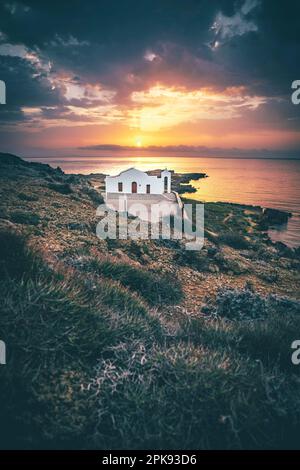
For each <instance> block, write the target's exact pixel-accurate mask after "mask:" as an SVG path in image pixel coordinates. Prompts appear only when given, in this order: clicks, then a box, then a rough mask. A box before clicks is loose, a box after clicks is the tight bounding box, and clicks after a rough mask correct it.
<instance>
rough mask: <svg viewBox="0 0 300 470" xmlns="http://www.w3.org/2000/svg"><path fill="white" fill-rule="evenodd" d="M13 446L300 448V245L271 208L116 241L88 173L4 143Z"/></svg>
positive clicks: (7, 441)
mask: <svg viewBox="0 0 300 470" xmlns="http://www.w3.org/2000/svg"><path fill="white" fill-rule="evenodd" d="M0 166H1V172H0V191H1V194H0V196H1V206H0V310H1V312H0V339H2V340H4V341H5V342H6V345H7V365H6V366H1V367H0V375H1V381H0V400H1V404H3V406H1V408H0V420H1V422H5V423H6V427H5V435H2V436H1V440H0V447H2V448H7V447H9V448H101V449H102V448H109V449H114V448H124V449H126V448H129V449H133V448H156V449H159V448H177V449H188V448H198V449H199V448H203V449H212V448H299V447H300V443H299V437H298V436H299V431H300V398H299V397H300V382H299V378H298V377H299V369H298V368H297V367H296V366H293V365H292V363H291V360H290V358H291V343H292V341H293V340H295V339H299V338H297V332H299V331H300V304H299V301H298V300H297V298H298V297H299V253H298V251H297V250H289V249H287V248H285V247H283V246H281V245H273V244H272V243H271V242H270V241H269V240H268V239H267V238H266V236H265V235H264V234H263V233H262V232H261V230H260V223H261V220H262V213H261V210H260V209H259V208H251V207H246V206H239V205H232V204H212V203H210V204H207V205H206V208H205V210H206V224H205V227H206V242H205V247H204V249H203V250H202V251H201V252H198V253H194V252H188V251H186V250H185V249H184V245H183V244H182V243H181V242H178V241H163V240H161V241H132V240H122V241H118V240H107V241H104V240H102V241H100V240H99V239H98V238H97V237H96V235H95V226H96V223H97V217H96V214H95V208H96V207H97V205H98V204H99V203H100V202H101V195H100V194H99V193H98V192H97V191H96V190H95V189H94V188H93V186H92V185H91V184H90V181H89V179H88V178H86V177H80V176H76V175H65V174H64V173H62V172H61V171H60V170H59V169H58V170H54V169H52V168H50V167H48V166H46V165H40V164H26V163H25V162H23V161H22V160H20V161H19V160H18V159H14V158H10V157H9V156H8V157H5V158H3V159H2V157H1V155H0Z"/></svg>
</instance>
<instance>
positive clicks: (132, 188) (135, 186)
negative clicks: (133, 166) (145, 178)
mask: <svg viewBox="0 0 300 470" xmlns="http://www.w3.org/2000/svg"><path fill="white" fill-rule="evenodd" d="M131 192H132V193H137V183H136V182H135V181H133V182H132V183H131Z"/></svg>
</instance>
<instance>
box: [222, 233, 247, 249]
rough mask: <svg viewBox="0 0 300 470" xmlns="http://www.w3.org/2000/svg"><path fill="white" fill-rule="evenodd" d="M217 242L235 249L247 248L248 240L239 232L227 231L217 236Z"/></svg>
mask: <svg viewBox="0 0 300 470" xmlns="http://www.w3.org/2000/svg"><path fill="white" fill-rule="evenodd" d="M219 242H220V243H223V244H224V245H228V246H231V247H232V248H235V249H237V250H246V249H248V248H249V242H248V241H247V240H246V238H245V237H243V236H242V235H240V234H239V233H232V232H227V233H223V234H222V235H220V236H219Z"/></svg>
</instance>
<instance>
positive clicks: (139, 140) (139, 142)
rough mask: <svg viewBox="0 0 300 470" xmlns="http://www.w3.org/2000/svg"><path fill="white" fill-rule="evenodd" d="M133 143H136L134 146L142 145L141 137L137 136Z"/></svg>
mask: <svg viewBox="0 0 300 470" xmlns="http://www.w3.org/2000/svg"><path fill="white" fill-rule="evenodd" d="M135 145H136V147H142V145H143V143H142V139H141V137H137V138H136V139H135Z"/></svg>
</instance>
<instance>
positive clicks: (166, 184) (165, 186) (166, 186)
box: [164, 176, 168, 193]
mask: <svg viewBox="0 0 300 470" xmlns="http://www.w3.org/2000/svg"><path fill="white" fill-rule="evenodd" d="M164 192H165V193H167V192H168V177H167V176H165V177H164Z"/></svg>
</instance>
